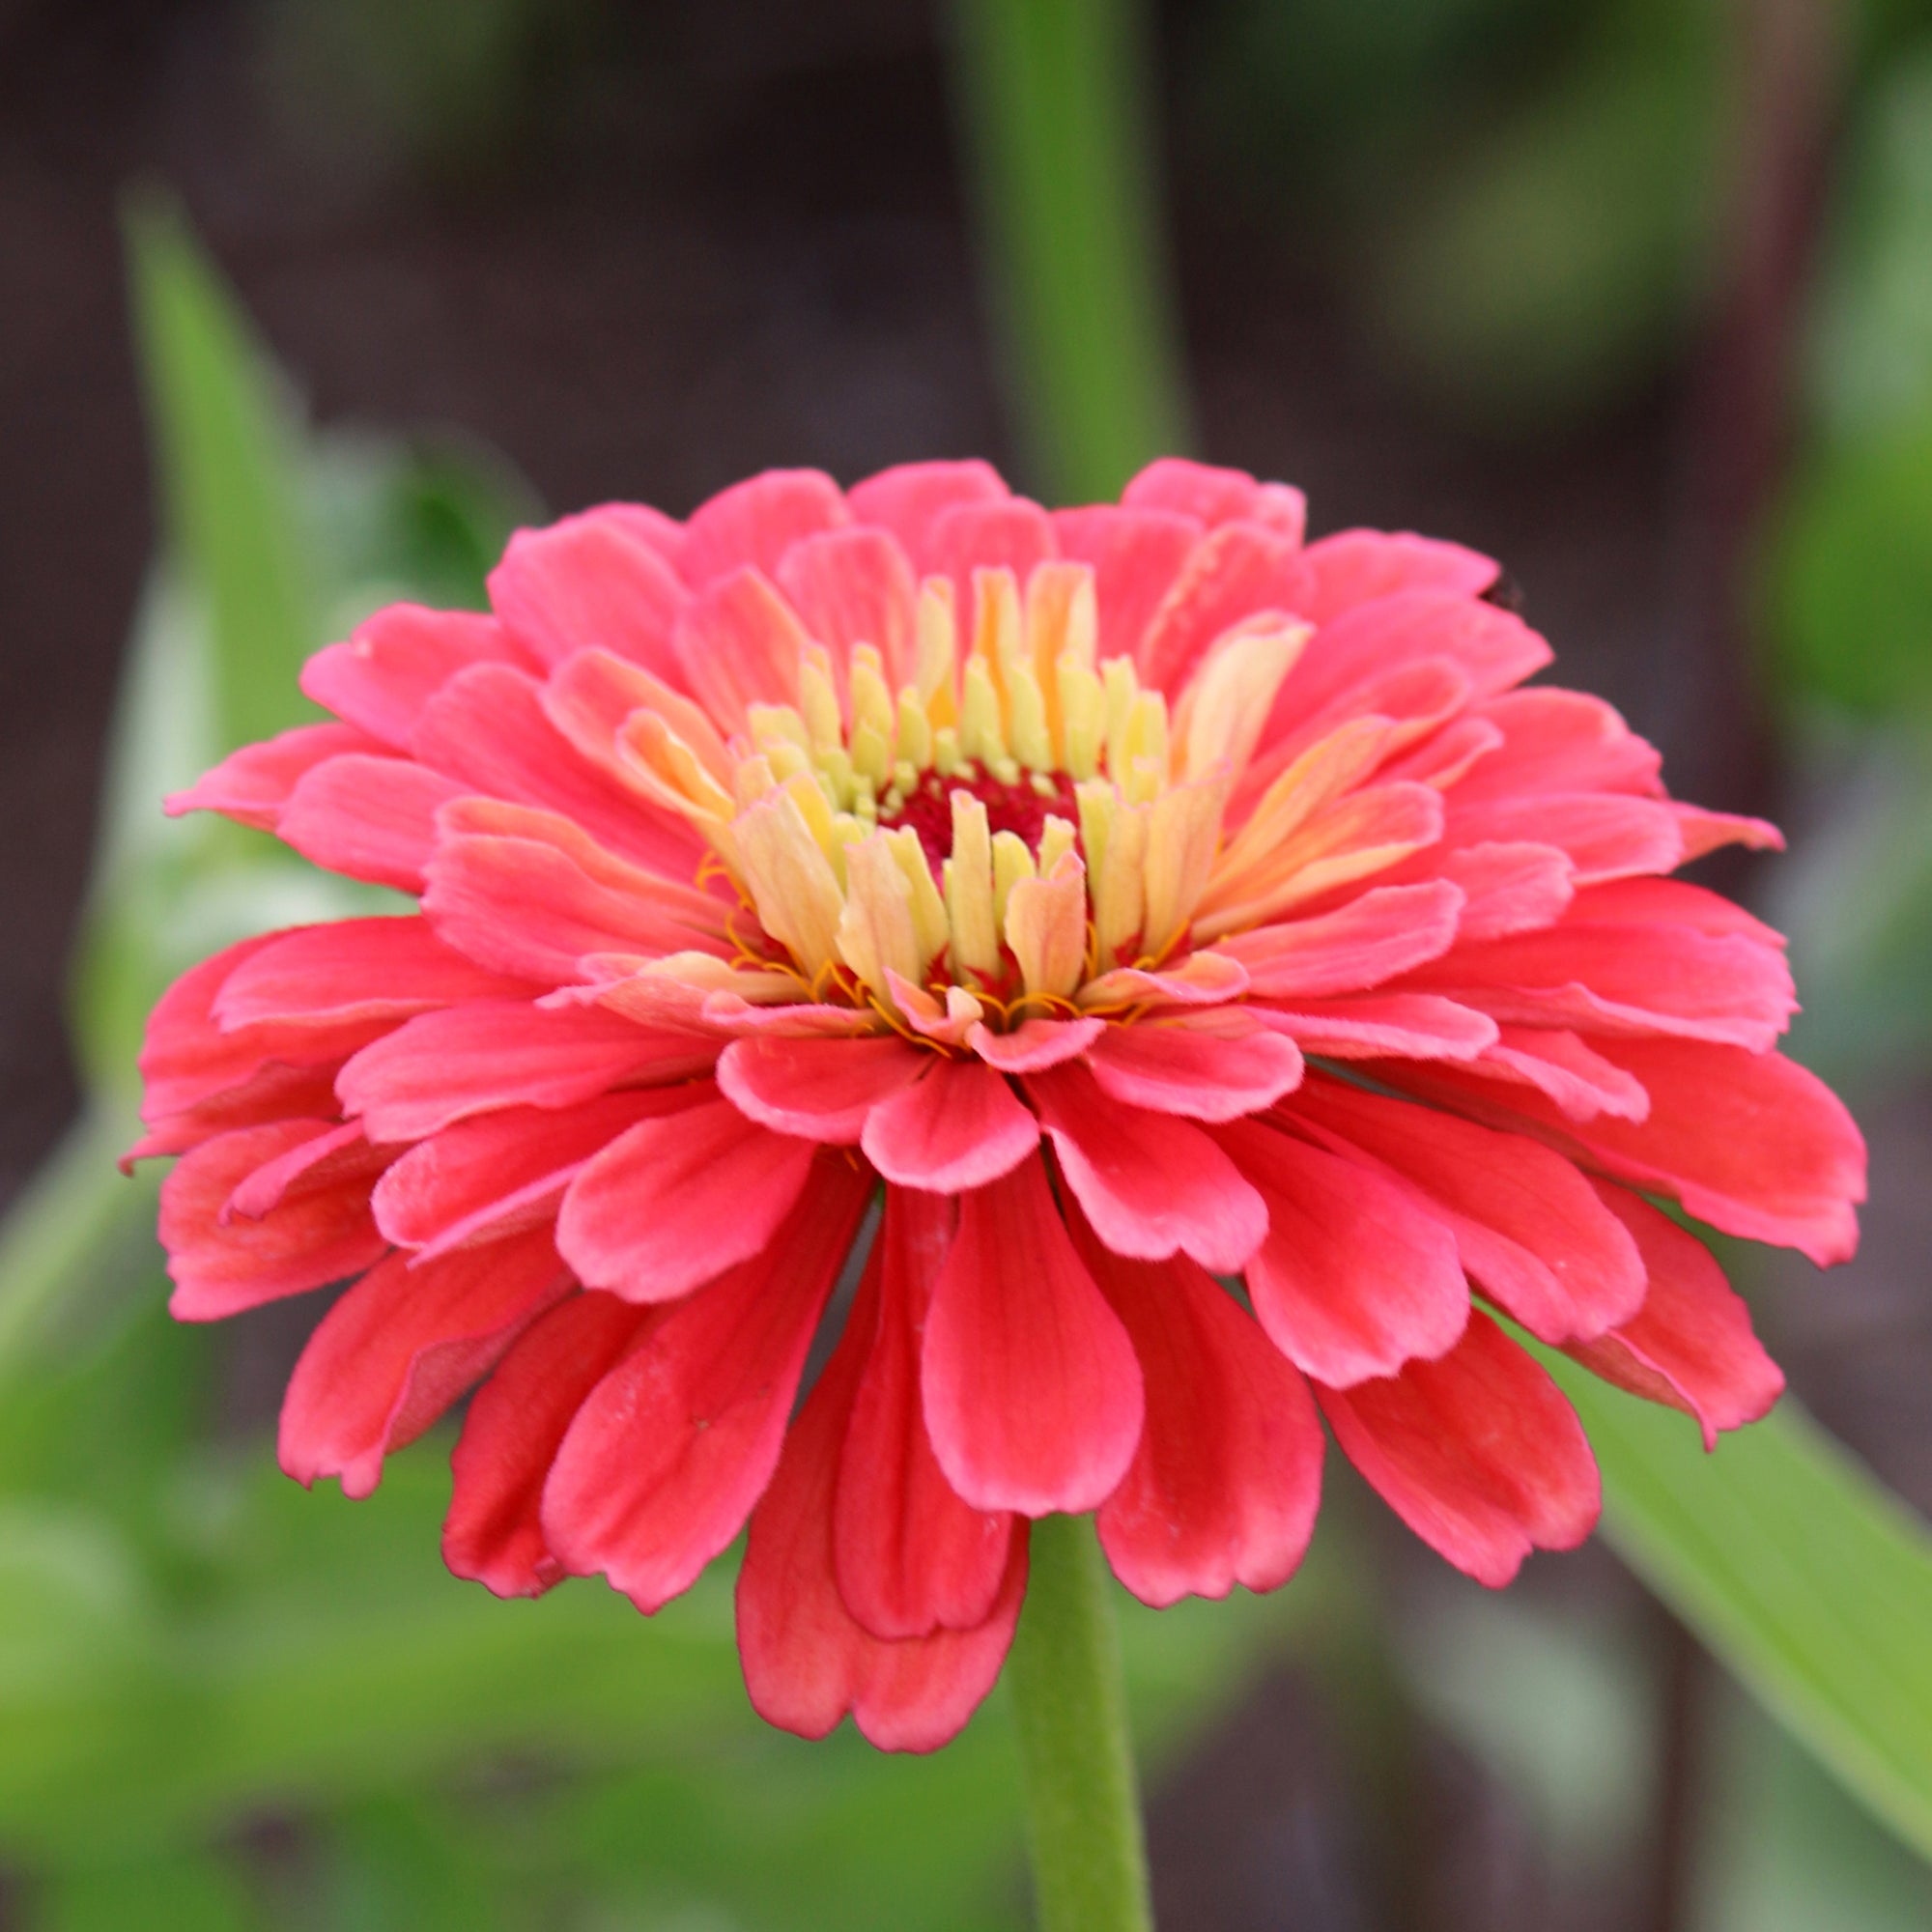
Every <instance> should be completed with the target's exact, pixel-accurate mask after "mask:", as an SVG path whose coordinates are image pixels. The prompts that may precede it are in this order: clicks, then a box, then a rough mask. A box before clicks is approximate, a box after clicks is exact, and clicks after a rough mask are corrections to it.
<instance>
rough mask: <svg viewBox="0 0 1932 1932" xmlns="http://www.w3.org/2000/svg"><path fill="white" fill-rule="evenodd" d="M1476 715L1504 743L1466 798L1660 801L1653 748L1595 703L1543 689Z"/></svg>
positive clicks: (1506, 698)
mask: <svg viewBox="0 0 1932 1932" xmlns="http://www.w3.org/2000/svg"><path fill="white" fill-rule="evenodd" d="M1482 715H1483V716H1484V717H1485V718H1486V719H1488V720H1489V721H1490V722H1491V723H1492V724H1493V725H1500V726H1501V728H1502V733H1503V742H1502V744H1501V746H1500V747H1499V748H1498V749H1497V750H1496V751H1494V752H1493V753H1491V754H1490V756H1488V757H1486V758H1485V759H1484V760H1483V762H1482V766H1481V768H1480V769H1479V770H1477V771H1475V772H1473V773H1472V774H1471V775H1470V777H1469V778H1468V779H1467V780H1466V781H1464V783H1463V786H1462V787H1461V792H1460V795H1461V796H1463V797H1464V798H1467V799H1470V800H1472V801H1473V800H1475V799H1479V798H1522V797H1527V796H1530V795H1531V794H1533V793H1537V792H1551V791H1559V792H1561V791H1614V792H1632V793H1635V794H1638V795H1640V796H1642V797H1645V798H1657V797H1661V796H1662V791H1663V787H1662V784H1660V783H1659V781H1658V776H1657V775H1658V770H1659V768H1660V766H1661V765H1662V758H1661V757H1660V755H1659V754H1658V751H1657V748H1656V747H1655V746H1654V745H1649V744H1646V743H1645V742H1644V740H1643V739H1641V738H1639V737H1638V736H1637V735H1636V733H1635V732H1634V731H1633V730H1632V729H1631V728H1630V726H1629V725H1626V724H1625V723H1624V721H1623V718H1622V716H1621V715H1620V714H1619V713H1618V711H1617V710H1616V709H1615V707H1614V706H1612V705H1608V704H1605V702H1604V700H1603V699H1602V698H1601V697H1591V696H1587V695H1586V694H1585V693H1583V692H1580V691H1556V690H1551V689H1548V688H1544V687H1538V688H1537V689H1536V690H1533V691H1511V692H1505V693H1504V694H1503V696H1500V697H1492V698H1491V699H1490V701H1489V702H1488V703H1487V704H1486V705H1484V706H1483V713H1482Z"/></svg>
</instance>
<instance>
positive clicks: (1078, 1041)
mask: <svg viewBox="0 0 1932 1932" xmlns="http://www.w3.org/2000/svg"><path fill="white" fill-rule="evenodd" d="M1106 1030H1107V1022H1106V1021H1105V1020H1094V1019H1089V1020H1043V1019H1039V1018H1037V1017H1036V1018H1033V1019H1027V1020H1022V1021H1021V1022H1020V1023H1019V1025H1018V1026H1016V1027H1014V1028H1013V1030H1012V1031H1011V1032H1010V1033H993V1032H991V1031H989V1030H988V1029H987V1028H986V1027H985V1026H984V1025H982V1024H980V1022H978V1021H975V1022H974V1024H973V1025H972V1026H971V1027H969V1028H968V1029H967V1032H966V1044H967V1045H968V1046H970V1047H971V1048H972V1049H973V1051H974V1052H975V1053H977V1054H978V1055H979V1056H980V1059H981V1060H983V1061H984V1062H985V1063H986V1065H988V1066H991V1067H995V1068H997V1069H998V1070H999V1071H1000V1072H1002V1073H1037V1072H1038V1071H1039V1070H1040V1069H1041V1068H1042V1067H1046V1066H1058V1065H1060V1064H1061V1062H1062V1061H1064V1060H1078V1059H1079V1058H1080V1056H1081V1055H1082V1054H1083V1053H1085V1052H1086V1051H1087V1049H1088V1048H1089V1047H1090V1046H1092V1045H1093V1044H1094V1041H1095V1040H1096V1039H1098V1038H1099V1037H1100V1036H1101V1035H1102V1034H1103V1033H1104V1032H1105V1031H1106Z"/></svg>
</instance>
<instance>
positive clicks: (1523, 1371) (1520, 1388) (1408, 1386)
mask: <svg viewBox="0 0 1932 1932" xmlns="http://www.w3.org/2000/svg"><path fill="white" fill-rule="evenodd" d="M1316 1393H1317V1395H1318V1396H1319V1397H1320V1399H1321V1409H1322V1413H1323V1414H1325V1415H1326V1416H1327V1418H1328V1426H1329V1427H1330V1428H1331V1429H1332V1430H1334V1432H1335V1439H1336V1441H1337V1442H1339V1443H1340V1444H1341V1445H1342V1451H1343V1454H1344V1455H1346V1456H1347V1457H1348V1459H1349V1460H1350V1462H1351V1463H1354V1465H1355V1467H1356V1468H1357V1469H1359V1470H1360V1471H1361V1472H1362V1474H1363V1475H1364V1476H1366V1477H1367V1478H1368V1480H1369V1482H1370V1484H1371V1485H1372V1486H1373V1487H1374V1488H1375V1489H1376V1490H1377V1491H1378V1492H1379V1493H1380V1495H1381V1497H1382V1500H1383V1501H1384V1502H1386V1503H1387V1504H1388V1505H1389V1507H1390V1508H1391V1509H1393V1510H1394V1511H1395V1513H1396V1514H1397V1515H1398V1516H1399V1517H1401V1518H1402V1520H1403V1521H1404V1522H1406V1523H1407V1525H1408V1526H1409V1528H1410V1529H1412V1530H1414V1532H1415V1533H1416V1535H1417V1536H1419V1537H1421V1539H1422V1540H1423V1542H1425V1543H1426V1544H1428V1545H1429V1546H1430V1548H1432V1549H1435V1550H1436V1551H1438V1552H1439V1553H1440V1554H1441V1555H1443V1556H1446V1557H1447V1558H1448V1559H1449V1561H1450V1562H1451V1563H1453V1564H1455V1566H1456V1567H1457V1569H1459V1570H1462V1571H1465V1572H1466V1573H1467V1574H1468V1575H1469V1576H1471V1577H1475V1579H1476V1580H1477V1582H1479V1583H1487V1584H1488V1585H1489V1586H1490V1588H1492V1589H1500V1588H1501V1587H1502V1586H1503V1585H1504V1584H1505V1583H1507V1582H1508V1581H1509V1580H1510V1579H1511V1578H1512V1577H1514V1576H1515V1575H1516V1573H1517V1571H1518V1569H1519V1568H1520V1566H1521V1563H1522V1559H1523V1558H1524V1557H1525V1556H1527V1555H1528V1554H1529V1552H1530V1551H1531V1550H1532V1549H1574V1548H1576V1547H1577V1544H1579V1543H1581V1542H1582V1541H1583V1540H1584V1538H1585V1537H1587V1536H1588V1535H1589V1534H1590V1531H1591V1530H1592V1529H1594V1528H1595V1527H1596V1522H1597V1514H1598V1511H1599V1509H1600V1507H1601V1505H1602V1490H1601V1486H1600V1484H1599V1482H1598V1478H1597V1465H1596V1463H1595V1461H1594V1460H1593V1459H1592V1457H1591V1455H1590V1445H1589V1443H1588V1442H1587V1441H1586V1440H1585V1438H1584V1435H1583V1426H1582V1424H1581V1423H1579V1422H1578V1421H1577V1412H1576V1410H1575V1409H1573V1408H1572V1407H1571V1406H1570V1405H1569V1404H1568V1403H1567V1402H1565V1401H1564V1400H1563V1396H1562V1394H1561V1392H1560V1391H1559V1390H1558V1389H1557V1386H1556V1384H1555V1383H1554V1382H1552V1381H1551V1380H1550V1379H1549V1378H1548V1376H1547V1375H1545V1374H1544V1373H1543V1371H1542V1370H1541V1369H1540V1368H1538V1367H1537V1365H1536V1364H1535V1363H1534V1362H1532V1361H1531V1360H1530V1358H1529V1357H1528V1356H1527V1355H1526V1354H1524V1353H1523V1351H1522V1350H1520V1349H1519V1348H1518V1347H1517V1346H1516V1344H1515V1343H1514V1342H1511V1341H1510V1340H1509V1339H1508V1338H1507V1337H1506V1336H1505V1335H1504V1334H1503V1332H1502V1330H1501V1329H1500V1328H1498V1327H1497V1326H1496V1324H1495V1323H1494V1322H1493V1321H1491V1320H1490V1319H1489V1317H1488V1316H1486V1315H1482V1314H1472V1315H1471V1316H1470V1318H1469V1327H1468V1332H1467V1333H1466V1334H1465V1335H1464V1336H1463V1340H1462V1341H1461V1342H1460V1343H1459V1344H1458V1345H1457V1346H1456V1348H1455V1349H1453V1350H1451V1351H1450V1352H1449V1353H1448V1354H1447V1355H1445V1356H1443V1357H1442V1359H1441V1360H1440V1361H1437V1362H1425V1361H1415V1362H1410V1363H1409V1364H1408V1365H1407V1367H1406V1368H1405V1369H1404V1370H1403V1372H1402V1374H1401V1375H1399V1376H1394V1377H1390V1378H1386V1379H1383V1380H1378V1381H1369V1382H1358V1383H1357V1384H1356V1385H1355V1386H1354V1387H1353V1388H1350V1389H1324V1388H1320V1387H1318V1388H1317V1391H1316Z"/></svg>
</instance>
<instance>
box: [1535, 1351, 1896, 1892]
mask: <svg viewBox="0 0 1932 1932" xmlns="http://www.w3.org/2000/svg"><path fill="white" fill-rule="evenodd" d="M1539 1352H1540V1353H1541V1354H1542V1358H1543V1360H1544V1361H1545V1363H1546V1364H1547V1365H1548V1368H1549V1371H1550V1373H1551V1374H1552V1375H1554V1376H1555V1377H1556V1378H1557V1380H1558V1381H1559V1382H1561V1383H1562V1385H1563V1390H1564V1393H1565V1394H1566V1395H1568V1396H1569V1398H1570V1400H1571V1401H1572V1402H1573V1403H1574V1404H1575V1405H1576V1406H1577V1413H1578V1414H1579V1415H1580V1416H1581V1417H1582V1419H1583V1424H1584V1427H1585V1428H1586V1429H1587V1430H1588V1431H1589V1434H1590V1440H1591V1442H1592V1444H1593V1445H1594V1446H1595V1448H1596V1452H1597V1461H1598V1463H1599V1465H1600V1467H1601V1468H1602V1470H1603V1472H1604V1528H1605V1533H1606V1534H1607V1536H1608V1537H1609V1539H1610V1541H1611V1542H1612V1543H1613V1544H1614V1545H1615V1546H1616V1548H1617V1549H1618V1550H1619V1552H1620V1553H1621V1554H1622V1555H1623V1556H1624V1558H1625V1559H1626V1560H1627V1561H1628V1562H1629V1563H1630V1565H1631V1567H1632V1568H1633V1569H1634V1570H1635V1571H1636V1573H1637V1574H1638V1575H1639V1576H1640V1577H1642V1578H1643V1579H1644V1581H1645V1582H1646V1583H1647V1584H1649V1585H1650V1587H1651V1588H1652V1589H1653V1590H1655V1591H1656V1592H1657V1594H1658V1595H1659V1596H1660V1597H1661V1598H1662V1600H1663V1601H1664V1602H1665V1603H1666V1604H1668V1605H1670V1607H1671V1608H1672V1609H1673V1610H1675V1611H1676V1613H1677V1614H1678V1615H1679V1616H1680V1617H1682V1618H1683V1619H1684V1621H1685V1622H1686V1623H1687V1624H1688V1625H1690V1628H1691V1629H1692V1630H1693V1631H1695V1632H1696V1633H1697V1634H1698V1636H1699V1637H1701V1638H1702V1639H1703V1641H1704V1642H1705V1643H1706V1644H1707V1645H1708V1646H1709V1647H1710V1649H1711V1650H1712V1651H1714V1652H1715V1653H1716V1654H1717V1656H1718V1657H1719V1658H1720V1659H1721V1660H1722V1661H1723V1662H1724V1663H1725V1664H1726V1665H1727V1666H1728V1667H1729V1668H1730V1669H1731V1670H1732V1671H1733V1672H1734V1673H1735V1674H1736V1675H1737V1676H1738V1677H1739V1678H1740V1679H1741V1680H1742V1681H1743V1683H1744V1684H1745V1685H1746V1686H1747V1688H1748V1689H1749V1690H1751V1691H1752V1692H1753V1693H1754V1694H1755V1695H1756V1696H1757V1697H1758V1698H1759V1699H1761V1700H1762V1702H1763V1703H1764V1704H1765V1705H1766V1706H1767V1707H1768V1708H1769V1709H1770V1710H1771V1711H1772V1712H1773V1713H1774V1714H1775V1715H1776V1717H1777V1718H1779V1719H1781V1720H1782V1721H1783V1722H1784V1723H1785V1724H1786V1725H1787V1726H1789V1728H1790V1729H1791V1730H1793V1731H1794V1732H1795V1733H1796V1734H1797V1735H1798V1736H1799V1737H1800V1738H1802V1739H1803V1740H1804V1742H1805V1743H1806V1744H1807V1745H1808V1746H1809V1747H1811V1748H1812V1749H1813V1750H1814V1751H1815V1752H1816V1753H1817V1754H1818V1756H1819V1757H1820V1758H1822V1759H1823V1760H1824V1762H1825V1763H1826V1764H1827V1765H1829V1766H1830V1767H1831V1768H1832V1770H1833V1771H1834V1772H1835V1773H1836V1774H1837V1776H1839V1777H1840V1778H1842V1779H1843V1780H1844V1782H1845V1783H1846V1784H1847V1785H1849V1786H1850V1787H1851V1789H1852V1790H1853V1791H1855V1792H1856V1793H1858V1795H1859V1796H1860V1797H1861V1799H1863V1801H1864V1802H1865V1804H1868V1805H1869V1806H1870V1807H1871V1808H1872V1809H1873V1810H1874V1811H1875V1812H1877V1813H1878V1815H1879V1816H1880V1817H1881V1818H1883V1819H1885V1820H1886V1822H1887V1823H1889V1825H1890V1826H1891V1827H1892V1829H1893V1830H1894V1831H1896V1832H1897V1833H1900V1834H1901V1835H1902V1836H1903V1837H1904V1838H1906V1839H1907V1840H1908V1841H1909V1842H1910V1843H1912V1844H1913V1845H1915V1846H1917V1847H1918V1850H1919V1851H1920V1852H1921V1853H1924V1854H1926V1855H1928V1856H1932V1534H1928V1532H1927V1530H1926V1527H1925V1525H1924V1524H1923V1523H1921V1522H1919V1521H1918V1520H1917V1519H1916V1518H1914V1517H1913V1516H1912V1515H1911V1514H1910V1513H1909V1512H1908V1511H1906V1509H1905V1508H1904V1507H1903V1506H1902V1505H1901V1504H1900V1503H1899V1502H1898V1501H1897V1500H1896V1498H1894V1497H1893V1496H1891V1495H1890V1494H1889V1492H1887V1491H1886V1490H1884V1489H1883V1488H1882V1487H1881V1486H1880V1485H1879V1484H1878V1483H1877V1482H1876V1481H1874V1480H1873V1478H1872V1477H1871V1476H1870V1475H1869V1474H1868V1473H1867V1472H1866V1471H1865V1470H1863V1469H1862V1468H1861V1467H1860V1466H1859V1465H1858V1463H1855V1462H1854V1461H1853V1459H1852V1457H1851V1456H1850V1455H1849V1454H1848V1453H1847V1452H1846V1451H1845V1450H1844V1449H1843V1448H1841V1447H1840V1446H1839V1445H1838V1444H1837V1443H1835V1442H1833V1440H1832V1438H1831V1437H1830V1436H1829V1435H1826V1434H1825V1433H1824V1431H1823V1430H1821V1429H1820V1428H1819V1427H1818V1426H1817V1424H1816V1423H1814V1422H1812V1421H1811V1419H1810V1418H1809V1417H1808V1416H1807V1415H1806V1414H1805V1413H1804V1410H1803V1409H1801V1408H1800V1407H1799V1406H1797V1404H1796V1403H1794V1402H1791V1401H1790V1400H1788V1399H1787V1400H1786V1401H1785V1402H1784V1403H1782V1404H1780V1406H1778V1407H1777V1409H1776V1410H1775V1411H1774V1412H1773V1414H1772V1415H1771V1416H1769V1417H1768V1418H1767V1419H1766V1420H1765V1421H1763V1422H1760V1423H1756V1424H1754V1425H1753V1426H1752V1427H1750V1428H1748V1429H1745V1430H1741V1431H1739V1432H1738V1433H1737V1434H1736V1435H1727V1436H1726V1437H1725V1438H1724V1440H1723V1442H1722V1444H1721V1446H1720V1447H1719V1450H1718V1452H1717V1453H1716V1454H1715V1455H1712V1456H1705V1455H1704V1454H1703V1453H1702V1452H1701V1451H1700V1449H1699V1447H1698V1443H1697V1438H1696V1434H1695V1431H1694V1430H1693V1429H1692V1428H1691V1426H1690V1423H1689V1422H1687V1421H1686V1419H1685V1418H1684V1417H1683V1416H1681V1415H1678V1414H1675V1413H1674V1412H1673V1411H1671V1410H1668V1409H1664V1408H1659V1407H1655V1406H1652V1405H1650V1404H1648V1403H1643V1402H1639V1401H1638V1400H1636V1399H1635V1398H1634V1397H1633V1396H1629V1395H1625V1394H1624V1393H1622V1392H1621V1391H1620V1390H1616V1389H1612V1388H1609V1387H1607V1386H1605V1384H1604V1383H1602V1382H1599V1381H1598V1380H1597V1379H1596V1378H1594V1377H1593V1376H1590V1375H1588V1374H1586V1373H1585V1372H1584V1371H1582V1370H1581V1369H1579V1368H1577V1366H1576V1365H1575V1364H1574V1363H1572V1362H1569V1361H1567V1360H1566V1359H1564V1358H1563V1357H1561V1356H1558V1355H1555V1354H1552V1353H1551V1352H1550V1351H1548V1350H1541V1351H1539Z"/></svg>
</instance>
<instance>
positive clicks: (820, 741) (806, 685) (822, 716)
mask: <svg viewBox="0 0 1932 1932" xmlns="http://www.w3.org/2000/svg"><path fill="white" fill-rule="evenodd" d="M798 708H799V710H800V711H801V712H802V713H803V714H804V716H805V728H806V733H807V735H808V737H809V738H810V742H811V749H812V751H813V752H814V753H816V754H817V755H818V756H819V757H821V758H822V757H823V756H824V755H825V754H826V753H828V752H834V751H838V750H839V749H841V748H842V747H843V745H844V743H845V726H844V724H843V722H842V721H841V719H840V717H839V713H838V687H837V686H836V685H835V684H834V683H833V682H832V660H831V658H830V657H829V656H828V655H827V654H826V649H825V646H824V645H823V644H813V645H811V646H810V649H808V650H807V651H806V653H805V661H804V662H803V663H802V664H801V665H800V666H799V668H798Z"/></svg>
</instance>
